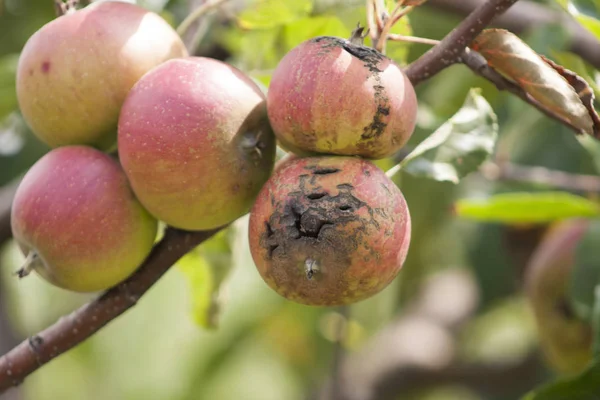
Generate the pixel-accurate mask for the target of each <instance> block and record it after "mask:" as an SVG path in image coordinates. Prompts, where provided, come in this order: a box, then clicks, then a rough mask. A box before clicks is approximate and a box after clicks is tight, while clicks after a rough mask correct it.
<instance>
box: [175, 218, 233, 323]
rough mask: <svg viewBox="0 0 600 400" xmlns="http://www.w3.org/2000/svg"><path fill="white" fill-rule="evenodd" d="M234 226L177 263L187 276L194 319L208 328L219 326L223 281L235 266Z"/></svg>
mask: <svg viewBox="0 0 600 400" xmlns="http://www.w3.org/2000/svg"><path fill="white" fill-rule="evenodd" d="M234 229H235V228H234V227H233V226H231V227H229V228H227V229H224V230H222V231H220V232H219V233H217V234H216V235H215V236H213V237H212V238H211V239H209V240H207V241H205V242H204V243H202V244H201V245H200V246H199V247H197V248H196V249H195V250H194V251H191V252H190V253H188V254H186V255H185V256H184V257H183V258H182V259H181V260H179V262H178V263H177V266H178V267H179V269H180V270H181V271H182V272H183V273H184V275H185V276H186V278H187V280H188V283H189V286H190V289H191V293H192V295H191V298H192V312H193V316H194V320H195V321H196V323H198V324H199V325H200V326H202V327H204V328H207V329H214V328H217V327H218V324H219V316H220V311H221V308H222V288H223V283H224V281H225V279H226V278H227V276H228V275H229V272H230V271H231V267H232V249H231V245H230V242H231V235H232V232H233V230H234Z"/></svg>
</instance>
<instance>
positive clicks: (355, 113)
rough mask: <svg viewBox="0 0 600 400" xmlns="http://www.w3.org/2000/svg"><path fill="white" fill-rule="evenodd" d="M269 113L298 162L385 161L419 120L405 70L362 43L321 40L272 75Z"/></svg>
mask: <svg viewBox="0 0 600 400" xmlns="http://www.w3.org/2000/svg"><path fill="white" fill-rule="evenodd" d="M357 39H358V41H357ZM267 108H268V113H269V119H270V121H271V125H272V127H273V130H274V132H275V135H276V136H277V138H278V140H279V142H280V143H281V145H282V147H284V148H285V149H286V150H289V151H292V152H295V153H297V154H299V155H310V154H311V153H322V154H338V155H351V156H354V155H357V156H361V157H364V158H369V159H381V158H385V157H388V156H390V155H392V154H394V153H395V152H397V151H398V150H399V149H400V148H402V147H403V146H404V145H405V144H406V142H407V141H408V140H409V138H410V137H411V135H412V133H413V131H414V129H415V125H416V118H417V98H416V94H415V91H414V88H413V85H412V84H411V82H410V81H409V80H408V78H407V77H406V75H405V74H404V72H403V71H402V69H401V68H400V67H399V66H398V65H397V64H396V63H394V61H392V60H391V59H389V58H387V57H386V56H384V55H383V54H381V53H379V52H378V51H377V50H375V49H372V48H370V47H367V46H365V45H363V44H362V38H360V37H356V35H353V38H352V39H350V40H346V39H342V38H338V37H331V36H320V37H316V38H313V39H309V40H307V41H305V42H303V43H301V44H300V45H298V46H296V47H295V48H293V49H292V50H291V51H290V52H288V53H287V54H286V55H285V56H284V57H283V59H282V60H281V61H280V62H279V64H278V65H277V67H276V69H275V71H274V72H273V76H272V78H271V82H270V85H269V92H268V95H267Z"/></svg>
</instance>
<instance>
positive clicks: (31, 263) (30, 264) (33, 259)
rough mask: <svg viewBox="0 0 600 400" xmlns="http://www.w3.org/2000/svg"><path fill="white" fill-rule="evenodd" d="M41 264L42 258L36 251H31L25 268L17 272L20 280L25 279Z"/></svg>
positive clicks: (26, 259)
mask: <svg viewBox="0 0 600 400" xmlns="http://www.w3.org/2000/svg"><path fill="white" fill-rule="evenodd" d="M39 262H40V256H39V255H38V253H36V252H35V251H30V252H29V253H28V254H27V258H25V261H24V262H23V266H22V267H21V268H20V269H19V270H18V271H16V272H15V274H16V275H17V276H18V277H19V278H24V277H26V276H27V275H29V274H30V273H31V271H33V270H34V269H35V266H36V265H37V264H38V263H39Z"/></svg>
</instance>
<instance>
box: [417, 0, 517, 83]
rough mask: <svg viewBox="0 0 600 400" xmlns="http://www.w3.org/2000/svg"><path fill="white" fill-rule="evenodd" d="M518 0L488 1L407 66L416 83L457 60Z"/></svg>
mask: <svg viewBox="0 0 600 400" xmlns="http://www.w3.org/2000/svg"><path fill="white" fill-rule="evenodd" d="M516 2H517V0H488V1H486V2H485V3H483V4H481V5H480V6H479V7H478V8H476V9H475V10H474V11H473V12H472V13H471V14H469V16H467V17H466V18H465V19H464V20H463V21H462V22H461V23H460V25H459V26H458V27H457V28H456V29H454V30H453V31H452V32H450V33H449V34H448V35H446V37H445V38H444V39H443V40H442V41H441V42H440V43H439V44H438V45H437V46H434V47H433V48H431V49H430V50H429V51H428V52H427V53H425V54H423V55H422V56H421V57H420V58H419V59H418V60H416V61H415V62H414V63H412V64H410V65H409V66H408V67H407V68H406V71H405V72H406V74H407V76H408V78H409V79H410V81H411V82H412V83H413V84H417V83H419V82H421V81H423V80H426V79H428V78H430V77H432V76H433V75H435V74H437V73H438V72H440V71H442V70H443V69H444V68H446V67H449V66H450V65H452V64H455V63H457V62H458V61H459V60H460V57H461V55H462V54H463V52H464V51H465V49H466V48H467V46H469V45H470V44H471V42H472V41H473V39H475V38H476V37H477V35H479V34H480V33H481V31H482V30H483V29H485V27H486V26H487V25H488V24H489V23H490V22H491V21H492V20H493V19H494V17H496V16H497V15H499V14H502V13H503V12H504V11H505V10H507V9H508V8H509V7H510V6H512V5H513V4H515V3H516Z"/></svg>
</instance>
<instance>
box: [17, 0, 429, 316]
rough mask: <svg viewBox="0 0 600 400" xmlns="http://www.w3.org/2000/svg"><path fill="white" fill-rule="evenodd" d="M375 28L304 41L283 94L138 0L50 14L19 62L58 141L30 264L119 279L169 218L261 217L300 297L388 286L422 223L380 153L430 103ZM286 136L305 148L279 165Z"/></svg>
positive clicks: (37, 116)
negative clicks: (188, 39) (421, 102)
mask: <svg viewBox="0 0 600 400" xmlns="http://www.w3.org/2000/svg"><path fill="white" fill-rule="evenodd" d="M360 33H361V31H360V29H357V30H356V31H355V32H354V33H353V35H352V37H351V38H350V39H349V40H345V39H341V38H336V37H317V38H313V39H311V40H308V41H306V42H304V43H302V44H300V45H298V46H297V47H295V48H294V49H292V50H291V51H290V52H289V53H288V54H286V55H285V57H284V58H283V59H282V60H281V62H280V63H279V65H278V66H277V68H276V70H275V72H274V74H273V77H272V81H271V83H270V86H269V90H268V94H266V95H265V93H264V92H263V91H261V89H260V88H259V87H258V86H257V84H255V83H254V82H253V81H252V79H250V78H249V77H248V76H247V75H245V74H244V73H243V72H241V71H240V70H238V69H236V68H235V67H233V66H231V65H229V64H227V63H224V62H221V61H218V60H214V59H209V58H205V57H194V56H190V55H189V54H188V53H187V51H186V48H185V46H184V44H183V42H182V40H181V38H180V37H179V36H178V35H177V33H176V32H175V31H174V30H173V29H172V28H171V26H170V25H169V24H167V23H166V21H164V20H163V19H162V18H161V17H160V16H158V15H157V14H155V13H153V12H150V11H148V10H146V9H144V8H142V7H139V6H136V5H133V4H129V3H124V2H112V1H108V2H98V3H92V4H91V5H89V6H87V7H85V8H83V9H80V10H77V11H73V12H69V13H67V14H65V15H63V16H60V17H58V18H56V19H55V20H53V21H51V22H49V23H48V24H46V25H45V26H43V27H42V28H41V29H40V30H38V31H37V32H36V33H34V34H33V35H32V36H31V37H30V38H29V40H28V42H27V43H26V45H25V47H24V49H23V51H22V53H21V56H20V59H19V64H18V68H17V96H18V100H19V105H20V109H21V112H22V114H23V118H24V119H25V121H26V122H27V123H28V125H29V126H30V127H31V129H32V131H33V132H34V133H35V135H36V136H37V137H38V138H39V139H40V140H42V141H43V142H45V143H46V144H47V145H48V146H50V147H51V150H50V151H49V152H48V153H47V154H46V155H45V156H43V157H42V158H41V159H40V160H38V161H37V162H36V163H35V164H34V165H33V166H32V167H31V168H30V170H29V171H28V172H27V173H26V174H25V176H24V178H23V180H22V182H21V184H20V186H19V188H18V190H17V193H16V196H15V199H14V202H13V207H12V219H11V223H12V230H13V234H14V237H15V239H16V241H17V243H18V244H19V246H20V247H21V249H22V251H23V253H24V254H26V256H27V257H26V263H25V265H24V267H23V268H22V269H21V270H20V271H19V274H20V275H21V276H25V275H27V274H28V273H30V272H31V271H36V272H37V273H38V274H39V275H40V276H42V277H43V278H45V279H46V280H47V281H49V282H51V283H53V284H54V285H56V286H59V287H62V288H65V289H69V290H73V291H80V292H90V291H98V290H104V289H107V288H109V287H111V286H114V285H116V284H118V283H120V282H122V281H123V280H124V279H126V278H127V277H129V276H130V275H131V274H132V273H133V272H134V271H135V270H136V269H137V267H138V266H139V265H140V264H141V263H142V262H143V261H144V259H145V258H146V257H148V255H149V254H150V251H151V249H152V247H153V244H154V242H155V240H156V236H157V230H158V224H159V221H162V222H164V223H166V224H168V225H170V226H172V227H174V228H179V229H184V230H189V231H200V230H210V229H214V228H218V227H223V226H226V225H227V224H229V223H231V222H233V221H234V220H236V219H237V218H239V217H241V216H242V215H244V214H246V213H248V212H250V214H251V215H250V223H249V236H250V250H251V253H252V256H253V259H254V261H255V264H256V266H257V269H258V272H259V273H260V275H261V277H262V278H263V279H264V280H265V282H266V283H267V284H268V286H270V287H271V288H272V289H274V290H275V291H276V292H277V293H279V294H280V295H282V296H283V297H285V298H287V299H290V300H293V301H296V302H299V303H303V304H310V305H339V304H347V303H352V302H356V301H359V300H362V299H365V298H367V297H370V296H372V295H374V294H375V293H378V292H379V291H381V290H382V289H383V288H385V287H386V286H387V285H388V284H389V283H390V282H391V281H392V280H393V279H394V278H395V277H396V275H397V274H398V272H399V270H400V269H401V267H402V265H403V263H404V261H405V259H406V255H407V252H408V247H409V243H410V236H411V220H410V214H409V210H408V207H407V204H406V201H405V199H404V196H403V195H402V193H401V191H400V190H399V189H398V187H397V186H396V185H395V184H394V183H393V182H392V181H391V180H390V179H389V178H388V177H387V176H386V175H385V173H383V171H382V170H380V169H379V168H378V167H376V166H375V165H374V164H373V163H372V161H371V160H374V159H381V158H384V157H388V156H391V155H392V154H394V153H395V152H396V151H398V150H399V149H400V148H401V147H403V146H404V145H405V144H406V142H407V141H408V139H409V138H410V136H411V135H412V133H413V130H414V127H415V122H416V113H417V99H416V95H415V92H414V89H413V87H412V85H411V83H410V81H409V80H408V79H407V77H406V76H405V74H404V73H403V72H402V70H401V68H400V67H399V66H398V65H396V64H395V63H394V62H393V61H392V60H390V59H389V58H387V57H385V56H384V55H383V54H381V53H379V52H377V51H376V50H374V49H372V48H369V47H366V46H364V45H363V44H362V37H361V36H360ZM278 142H279V145H280V146H281V147H282V148H284V149H286V150H287V151H288V152H290V154H289V155H288V156H286V157H285V158H284V159H283V160H282V161H280V162H279V164H278V165H275V153H276V145H277V143H278Z"/></svg>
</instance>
